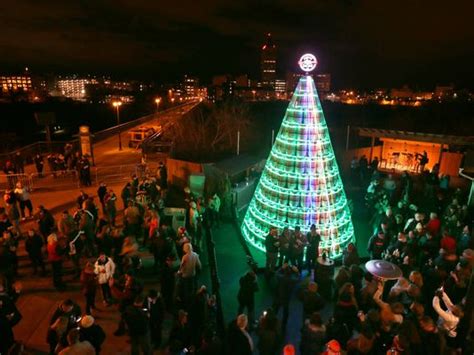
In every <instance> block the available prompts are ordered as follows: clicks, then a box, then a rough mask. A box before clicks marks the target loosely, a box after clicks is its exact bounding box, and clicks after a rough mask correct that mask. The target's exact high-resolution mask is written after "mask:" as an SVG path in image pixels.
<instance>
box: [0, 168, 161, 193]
mask: <svg viewBox="0 0 474 355" xmlns="http://www.w3.org/2000/svg"><path fill="white" fill-rule="evenodd" d="M157 169H158V164H157V163H149V164H146V165H142V164H126V165H125V164H124V165H114V166H105V167H93V168H91V183H92V186H97V185H98V184H99V183H100V182H102V181H103V182H105V183H107V184H109V185H112V184H120V183H126V182H127V181H130V179H131V177H132V176H133V175H136V176H137V177H138V178H140V179H142V178H144V177H146V176H150V177H154V176H156V174H157ZM18 182H21V184H22V185H23V186H24V187H27V188H28V189H29V190H30V191H58V190H72V189H78V188H80V187H82V185H81V181H80V178H79V174H78V172H77V171H76V170H57V171H47V172H43V173H42V174H39V173H31V174H7V175H5V174H2V175H0V190H1V191H4V190H6V189H14V188H15V186H16V184H17V183H18Z"/></svg>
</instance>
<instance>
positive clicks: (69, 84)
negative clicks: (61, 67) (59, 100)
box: [56, 76, 98, 101]
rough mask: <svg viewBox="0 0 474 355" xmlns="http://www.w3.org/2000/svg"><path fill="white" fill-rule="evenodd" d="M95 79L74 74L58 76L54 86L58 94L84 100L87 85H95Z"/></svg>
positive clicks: (96, 82)
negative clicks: (71, 75)
mask: <svg viewBox="0 0 474 355" xmlns="http://www.w3.org/2000/svg"><path fill="white" fill-rule="evenodd" d="M97 84H98V81H97V80H96V79H88V78H79V77H76V76H73V77H68V78H64V79H63V78H59V79H58V81H57V83H56V86H57V88H58V91H59V95H60V96H64V97H68V98H70V99H73V100H77V101H84V100H86V98H87V94H88V93H87V90H86V88H87V86H89V85H97Z"/></svg>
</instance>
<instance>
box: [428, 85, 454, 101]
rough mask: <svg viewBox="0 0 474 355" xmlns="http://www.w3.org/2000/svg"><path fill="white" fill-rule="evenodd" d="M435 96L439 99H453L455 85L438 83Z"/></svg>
mask: <svg viewBox="0 0 474 355" xmlns="http://www.w3.org/2000/svg"><path fill="white" fill-rule="evenodd" d="M433 96H434V97H436V98H439V99H447V98H449V99H451V98H453V96H454V85H453V84H451V85H445V86H444V85H436V88H435V91H434V95H433Z"/></svg>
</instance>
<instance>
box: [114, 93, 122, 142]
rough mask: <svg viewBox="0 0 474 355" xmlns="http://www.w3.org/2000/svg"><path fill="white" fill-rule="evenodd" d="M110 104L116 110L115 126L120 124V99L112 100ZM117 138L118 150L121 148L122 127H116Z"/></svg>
mask: <svg viewBox="0 0 474 355" xmlns="http://www.w3.org/2000/svg"><path fill="white" fill-rule="evenodd" d="M112 106H113V107H115V110H116V112H117V126H120V106H122V101H114V102H112ZM118 139H119V150H122V129H121V128H120V127H119V128H118Z"/></svg>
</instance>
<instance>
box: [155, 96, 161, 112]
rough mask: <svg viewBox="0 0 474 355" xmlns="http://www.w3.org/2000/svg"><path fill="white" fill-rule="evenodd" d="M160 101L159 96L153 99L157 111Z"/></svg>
mask: <svg viewBox="0 0 474 355" xmlns="http://www.w3.org/2000/svg"><path fill="white" fill-rule="evenodd" d="M160 102H161V97H157V98H156V99H155V104H156V111H157V112H158V109H159V107H160Z"/></svg>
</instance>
